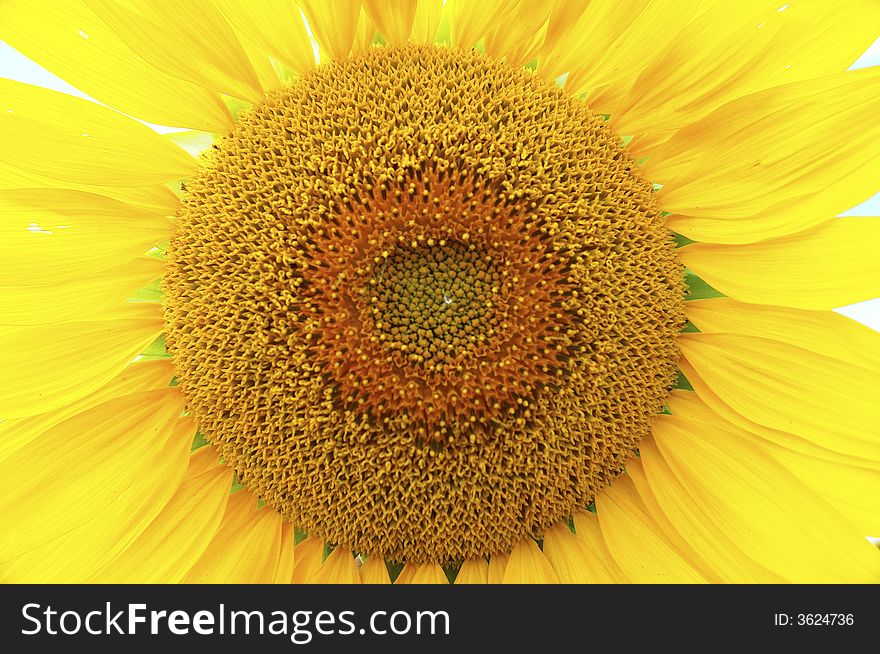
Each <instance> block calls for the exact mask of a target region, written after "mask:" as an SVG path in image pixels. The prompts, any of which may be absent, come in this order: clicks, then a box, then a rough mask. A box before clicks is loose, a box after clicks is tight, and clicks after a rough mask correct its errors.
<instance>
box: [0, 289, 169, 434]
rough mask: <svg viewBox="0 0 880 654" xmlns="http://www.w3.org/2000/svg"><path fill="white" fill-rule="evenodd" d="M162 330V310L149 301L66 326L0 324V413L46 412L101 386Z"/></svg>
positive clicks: (5, 414) (9, 414)
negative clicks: (0, 388)
mask: <svg viewBox="0 0 880 654" xmlns="http://www.w3.org/2000/svg"><path fill="white" fill-rule="evenodd" d="M145 309H146V310H145ZM161 330H162V316H161V313H160V312H158V311H157V310H156V309H155V307H147V306H146V305H143V306H127V307H124V309H119V310H116V311H114V312H113V314H108V317H107V319H105V320H98V319H93V320H88V321H82V322H71V323H65V324H64V325H63V326H62V327H59V326H56V325H46V326H39V327H3V328H0V350H2V352H3V366H2V368H3V372H4V375H5V382H4V387H5V390H4V391H3V394H2V396H0V416H2V417H3V418H7V419H8V418H17V417H22V416H27V415H34V414H37V413H44V412H46V411H51V410H53V409H56V408H58V407H60V406H63V405H65V404H68V403H70V402H74V401H76V400H78V399H79V398H81V397H83V396H85V395H87V394H88V393H91V392H92V391H95V390H97V389H98V388H100V387H101V386H103V385H104V384H105V383H107V382H108V381H110V380H111V379H112V378H113V377H114V376H116V375H117V374H119V372H121V371H122V370H123V369H124V368H125V366H127V365H128V364H129V363H130V362H131V361H132V359H134V357H135V356H136V355H137V354H138V353H140V352H141V351H142V350H143V349H144V348H145V347H146V346H147V345H149V344H150V343H151V342H152V341H154V340H155V339H156V336H158V334H159V333H160V331H161Z"/></svg>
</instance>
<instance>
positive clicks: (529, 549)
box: [501, 538, 559, 584]
mask: <svg viewBox="0 0 880 654" xmlns="http://www.w3.org/2000/svg"><path fill="white" fill-rule="evenodd" d="M501 583H502V584H558V583H559V578H558V577H557V576H556V572H555V571H554V570H553V566H552V565H550V561H548V560H547V557H545V556H544V553H543V552H542V551H541V550H540V549H539V548H538V544H537V543H536V542H535V541H533V540H532V539H531V538H526V539H524V540H521V541H520V542H518V543H517V544H516V545H514V546H513V551H512V552H511V553H510V557H509V558H508V560H507V566H505V568H504V575H503V576H502V578H501Z"/></svg>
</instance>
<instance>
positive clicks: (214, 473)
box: [89, 447, 232, 584]
mask: <svg viewBox="0 0 880 654" xmlns="http://www.w3.org/2000/svg"><path fill="white" fill-rule="evenodd" d="M231 483H232V471H231V470H230V469H229V468H227V467H226V466H224V465H220V463H219V457H218V456H217V453H216V451H215V450H214V448H212V447H203V448H201V449H199V450H197V451H196V452H194V453H193V454H192V455H191V456H190V461H189V467H188V469H187V472H186V474H185V476H184V479H183V482H182V483H181V484H180V486H179V487H178V488H177V491H176V492H175V493H174V495H173V497H172V498H171V499H170V500H169V501H168V503H167V504H166V505H165V506H164V507H163V508H162V511H161V512H160V513H159V515H157V516H156V518H155V519H154V520H153V521H152V522H151V523H150V524H149V526H147V528H146V529H145V530H144V532H143V533H142V534H141V535H140V536H139V537H138V538H137V539H136V540H135V541H134V542H133V543H131V545H129V547H128V548H127V549H126V550H125V551H124V552H122V554H120V555H119V556H117V557H116V559H114V560H113V561H112V562H111V563H110V564H109V565H107V566H106V567H105V568H103V569H102V570H101V571H100V572H98V573H97V574H96V575H95V576H93V577H92V578H91V579H90V580H89V581H90V582H91V583H138V584H140V583H180V581H181V580H182V579H183V578H184V576H185V575H186V574H187V572H188V571H189V570H190V568H192V566H193V565H194V564H195V563H196V561H198V560H199V558H200V557H201V556H202V554H203V553H204V552H205V550H206V549H207V547H208V545H209V543H210V542H211V540H212V539H213V538H214V536H215V534H216V533H217V528H218V527H219V525H220V521H221V520H222V518H223V515H224V512H225V509H226V502H227V499H228V498H229V497H230V495H229V486H230V484H231Z"/></svg>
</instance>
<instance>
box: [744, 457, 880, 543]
mask: <svg viewBox="0 0 880 654" xmlns="http://www.w3.org/2000/svg"><path fill="white" fill-rule="evenodd" d="M756 444H758V445H759V446H760V447H761V448H762V449H764V450H766V451H767V452H769V453H770V454H771V455H772V456H773V458H775V459H776V460H777V461H779V462H780V463H781V464H782V465H783V466H784V467H785V469H786V470H788V471H789V472H790V473H791V474H793V475H794V476H795V477H797V478H798V479H799V480H800V481H801V482H803V483H804V485H806V486H807V487H808V488H809V489H810V490H811V491H812V492H813V493H815V494H816V495H818V496H820V497H822V498H823V499H824V500H826V501H827V502H828V504H830V505H831V506H832V507H833V508H834V509H835V510H836V511H837V512H838V513H840V515H842V516H843V517H844V518H846V519H847V520H848V521H849V522H850V523H852V525H853V526H854V527H855V528H856V529H858V531H859V533H860V534H861V535H862V536H870V535H873V534H878V533H880V470H877V469H873V470H872V469H870V468H865V467H862V466H855V465H848V464H845V463H838V462H834V461H828V460H827V459H825V458H819V457H815V456H811V455H809V454H803V453H802V452H796V451H794V450H790V449H788V448H785V447H780V446H778V445H776V444H775V443H770V442H766V441H757V440H756Z"/></svg>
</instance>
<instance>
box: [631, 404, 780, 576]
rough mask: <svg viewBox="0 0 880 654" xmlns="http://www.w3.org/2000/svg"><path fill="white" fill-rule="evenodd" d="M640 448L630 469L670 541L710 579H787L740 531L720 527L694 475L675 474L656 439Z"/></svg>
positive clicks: (640, 493) (647, 503)
mask: <svg viewBox="0 0 880 654" xmlns="http://www.w3.org/2000/svg"><path fill="white" fill-rule="evenodd" d="M660 422H662V421H660ZM665 426H666V424H665V422H663V424H662V425H659V426H657V427H655V429H656V430H657V431H661V430H662V428H664V427H665ZM693 429H694V431H695V432H697V433H699V432H700V427H697V426H693ZM639 453H640V456H639V459H638V461H631V462H628V463H627V469H626V471H627V474H628V475H629V476H630V477H631V478H632V480H633V483H634V484H635V487H636V489H637V490H638V492H639V496H640V497H641V499H642V501H643V502H644V503H645V506H646V507H647V508H648V510H649V511H650V513H651V517H652V518H654V519H655V520H656V521H657V523H658V524H659V525H660V526H661V528H662V529H663V533H664V535H665V536H666V537H667V539H668V541H669V542H670V543H672V544H673V545H674V546H675V548H676V550H677V551H678V552H679V554H680V555H681V556H682V557H683V558H686V559H687V561H688V562H689V563H690V564H691V565H692V566H694V567H695V568H697V569H698V570H699V572H700V573H701V574H703V575H704V576H705V577H706V579H707V580H709V581H712V582H715V583H781V582H782V581H784V579H783V578H782V577H780V576H779V575H777V574H774V573H773V572H771V570H770V569H767V568H765V567H763V566H761V565H760V564H759V563H757V562H756V561H755V560H754V559H753V558H752V557H751V556H750V554H749V552H748V551H747V550H743V549H742V544H741V543H740V542H738V540H737V539H736V538H735V537H734V538H731V536H730V534H729V533H728V532H727V531H725V530H722V529H721V528H720V527H719V522H721V521H720V520H719V519H718V518H717V517H716V516H715V515H714V514H713V513H712V508H711V507H710V506H707V505H706V504H705V503H703V502H700V501H699V496H698V493H697V492H695V491H694V489H693V488H691V486H692V484H691V483H690V480H689V479H679V477H677V476H676V474H675V472H674V471H673V470H672V469H671V468H670V467H669V465H668V464H667V462H666V460H665V459H664V458H663V456H662V455H661V454H660V453H659V451H658V450H657V445H656V443H655V442H654V441H653V439H646V440H644V441H642V443H641V444H640V446H639ZM725 518H726V517H725ZM727 519H730V518H727ZM724 526H725V527H727V525H726V524H725V525H724Z"/></svg>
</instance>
